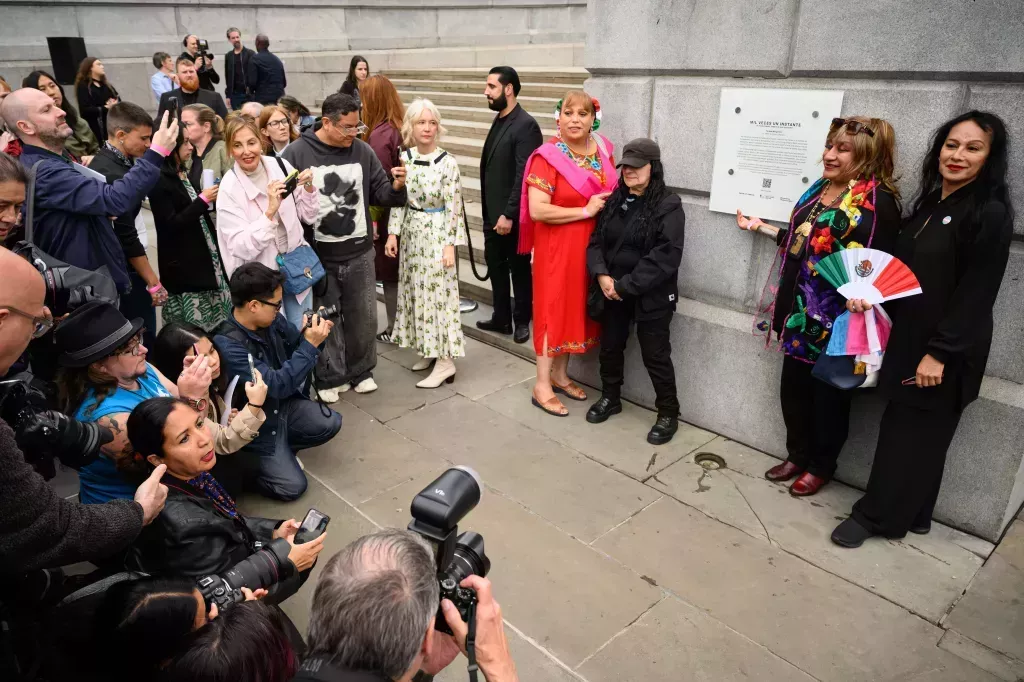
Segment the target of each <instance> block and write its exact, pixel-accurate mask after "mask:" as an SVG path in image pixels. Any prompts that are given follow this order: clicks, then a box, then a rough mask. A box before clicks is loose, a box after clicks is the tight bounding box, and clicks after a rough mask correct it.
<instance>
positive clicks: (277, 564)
mask: <svg viewBox="0 0 1024 682" xmlns="http://www.w3.org/2000/svg"><path fill="white" fill-rule="evenodd" d="M290 547H291V546H290V545H289V544H288V541H287V540H284V539H278V540H274V541H273V542H270V543H269V544H267V545H264V546H263V547H261V548H260V550H259V551H258V552H256V553H255V554H253V555H251V556H249V557H246V558H245V559H242V560H241V561H239V562H238V563H237V564H235V565H234V566H232V567H231V568H229V569H228V570H227V571H225V572H224V574H223V575H217V574H210V575H204V576H202V577H201V578H199V579H197V580H196V587H197V588H199V593H200V594H202V595H203V599H204V600H205V601H206V606H207V608H209V607H210V606H212V605H213V604H216V605H217V608H218V609H219V610H221V611H223V610H224V609H226V608H228V607H230V606H232V605H234V604H237V603H239V602H243V601H245V595H243V594H242V588H243V587H248V588H249V589H250V590H258V589H261V588H263V589H269V588H270V587H271V586H273V585H276V584H277V583H278V582H279V581H280V580H281V578H282V577H283V576H282V574H283V572H284V570H285V569H284V567H285V566H287V565H288V563H287V562H288V552H289V550H290Z"/></svg>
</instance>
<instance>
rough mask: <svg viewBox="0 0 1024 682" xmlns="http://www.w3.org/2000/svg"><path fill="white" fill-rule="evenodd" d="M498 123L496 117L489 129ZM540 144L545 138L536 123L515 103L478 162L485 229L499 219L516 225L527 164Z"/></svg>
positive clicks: (489, 228)
mask: <svg viewBox="0 0 1024 682" xmlns="http://www.w3.org/2000/svg"><path fill="white" fill-rule="evenodd" d="M497 123H498V117H497V116H495V117H494V122H493V123H492V124H491V129H492V130H493V129H494V126H495V125H497ZM488 137H490V135H488ZM543 142H544V136H543V135H542V134H541V132H540V126H539V125H537V121H536V120H535V119H534V118H533V116H530V115H529V114H528V113H526V110H524V109H523V108H522V107H521V106H520V105H518V104H516V108H515V109H513V110H512V111H511V112H509V115H508V118H507V119H506V120H505V122H504V124H503V125H502V126H501V130H500V131H498V132H497V137H496V138H494V139H492V140H491V143H490V144H489V145H485V147H484V153H483V156H482V157H481V159H480V190H481V191H480V196H481V198H482V200H483V218H484V229H485V230H491V229H494V225H495V223H497V222H498V219H499V218H500V217H501V216H506V217H508V218H509V219H510V220H511V221H512V224H513V225H514V226H516V227H518V226H519V198H520V196H521V194H522V191H523V172H524V169H525V168H526V161H527V159H529V158H530V154H532V153H533V152H534V150H535V149H537V147H539V146H541V144H543Z"/></svg>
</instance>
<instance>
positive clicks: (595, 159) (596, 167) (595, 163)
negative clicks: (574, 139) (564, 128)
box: [555, 140, 601, 171]
mask: <svg viewBox="0 0 1024 682" xmlns="http://www.w3.org/2000/svg"><path fill="white" fill-rule="evenodd" d="M555 146H556V147H558V149H560V150H561V151H562V153H563V154H565V155H566V156H568V157H569V158H570V159H572V161H573V163H575V164H576V165H577V166H579V167H580V168H587V167H589V168H590V169H591V170H593V171H600V170H601V158H600V156H599V155H598V151H597V150H596V149H595V150H594V153H593V154H577V153H576V152H574V151H573V150H572V149H570V148H569V145H567V144H566V143H565V142H563V141H562V140H559V141H558V142H556V143H555Z"/></svg>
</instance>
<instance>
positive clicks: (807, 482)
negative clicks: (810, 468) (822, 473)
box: [789, 472, 828, 497]
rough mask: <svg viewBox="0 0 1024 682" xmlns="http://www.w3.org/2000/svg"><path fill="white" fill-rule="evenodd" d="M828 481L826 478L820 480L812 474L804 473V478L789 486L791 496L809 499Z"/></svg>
mask: <svg viewBox="0 0 1024 682" xmlns="http://www.w3.org/2000/svg"><path fill="white" fill-rule="evenodd" d="M826 483H828V481H826V480H825V479H824V478H818V477H817V476H815V475H814V474H812V473H806V472H805V473H804V475H803V476H801V477H800V478H798V479H796V480H795V481H793V485H791V486H789V494H790V495H792V496H794V497H807V496H808V495H813V494H815V493H816V492H818V491H819V490H821V488H822V486H824V485H825V484H826Z"/></svg>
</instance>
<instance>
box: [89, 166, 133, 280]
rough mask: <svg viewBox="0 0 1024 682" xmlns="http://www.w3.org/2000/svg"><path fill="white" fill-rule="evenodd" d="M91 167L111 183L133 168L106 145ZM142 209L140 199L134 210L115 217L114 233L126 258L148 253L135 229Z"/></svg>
mask: <svg viewBox="0 0 1024 682" xmlns="http://www.w3.org/2000/svg"><path fill="white" fill-rule="evenodd" d="M89 168H91V169H92V170H94V171H96V172H97V173H101V174H102V175H103V177H105V178H106V179H107V184H110V185H112V184H114V183H115V182H117V181H118V180H120V179H121V178H123V177H124V176H125V175H126V174H127V173H128V171H129V170H131V169H130V168H129V167H128V166H125V165H123V164H122V163H121V160H120V159H118V158H117V156H115V155H114V152H112V151H110V150H109V149H107V148H106V147H100V149H99V151H98V152H96V156H94V157H93V159H92V163H90V164H89ZM141 210H142V202H141V201H140V202H139V203H138V204H136V205H135V206H134V207H133V208H132V210H130V211H128V212H127V213H125V214H124V215H121V216H118V217H116V218H114V234H116V235H117V241H119V242H121V250H122V251H124V257H125V259H126V260H127V259H129V258H138V257H139V256H145V255H146V249H145V248H143V246H142V242H141V241H139V233H138V231H136V229H135V219H136V218H137V217H138V215H139V211H141Z"/></svg>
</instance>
